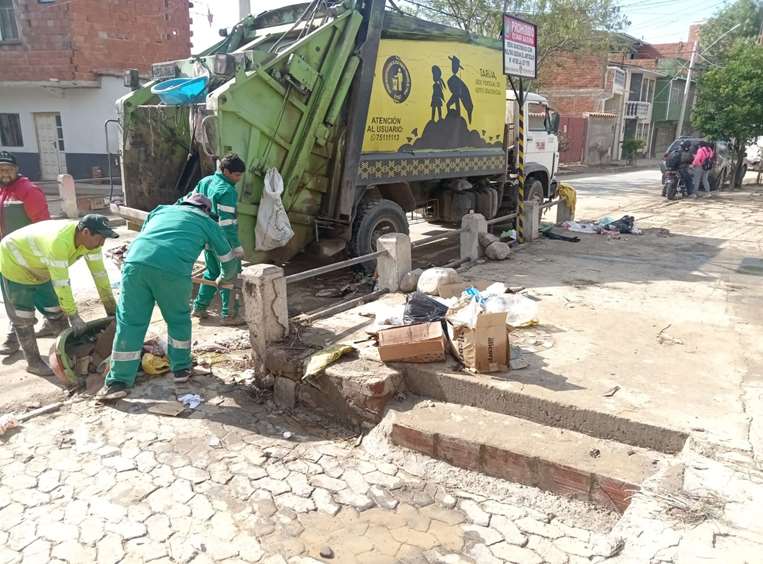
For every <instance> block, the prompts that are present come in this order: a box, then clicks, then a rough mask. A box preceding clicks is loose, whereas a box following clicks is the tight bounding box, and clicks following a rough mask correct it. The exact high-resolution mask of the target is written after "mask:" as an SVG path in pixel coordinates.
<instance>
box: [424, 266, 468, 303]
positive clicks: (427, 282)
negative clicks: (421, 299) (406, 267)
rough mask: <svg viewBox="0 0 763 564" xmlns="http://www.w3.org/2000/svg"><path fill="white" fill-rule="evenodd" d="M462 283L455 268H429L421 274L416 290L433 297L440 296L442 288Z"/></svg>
mask: <svg viewBox="0 0 763 564" xmlns="http://www.w3.org/2000/svg"><path fill="white" fill-rule="evenodd" d="M459 282H461V276H460V275H459V274H458V272H456V270H455V269H453V268H440V267H437V268H427V269H426V270H425V271H424V272H422V273H421V276H420V277H419V281H418V283H417V284H416V289H417V290H418V291H419V292H423V293H425V294H429V295H431V296H439V295H440V287H441V286H444V285H446V284H457V283H459Z"/></svg>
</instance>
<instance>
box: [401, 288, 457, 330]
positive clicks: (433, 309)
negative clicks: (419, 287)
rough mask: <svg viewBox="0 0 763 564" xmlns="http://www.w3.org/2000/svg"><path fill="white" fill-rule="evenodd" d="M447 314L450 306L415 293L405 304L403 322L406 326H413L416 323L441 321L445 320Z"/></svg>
mask: <svg viewBox="0 0 763 564" xmlns="http://www.w3.org/2000/svg"><path fill="white" fill-rule="evenodd" d="M447 313H448V306H446V305H445V304H442V303H440V302H439V301H437V300H435V299H432V298H430V297H429V296H427V295H426V294H423V293H421V292H414V293H413V294H411V295H410V296H408V301H407V303H406V304H405V313H404V314H403V322H404V323H405V324H406V325H413V324H414V323H427V322H430V321H440V320H441V319H445V315H446V314H447Z"/></svg>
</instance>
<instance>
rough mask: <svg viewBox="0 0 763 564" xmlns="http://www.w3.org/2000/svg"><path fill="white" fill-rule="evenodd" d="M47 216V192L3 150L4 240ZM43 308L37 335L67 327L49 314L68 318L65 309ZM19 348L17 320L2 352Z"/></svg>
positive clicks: (0, 199)
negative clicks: (43, 321) (28, 176)
mask: <svg viewBox="0 0 763 564" xmlns="http://www.w3.org/2000/svg"><path fill="white" fill-rule="evenodd" d="M46 219H50V213H49V212H48V202H47V201H45V194H43V192H42V190H40V187H39V186H37V185H36V184H35V183H34V182H32V181H31V180H29V179H28V178H27V177H26V176H22V175H21V174H19V167H18V163H17V162H16V156H15V155H13V154H12V153H9V152H8V151H0V240H2V239H3V237H5V236H6V235H10V234H11V233H13V232H14V231H16V230H17V229H21V228H22V227H25V226H27V225H29V224H31V223H37V222H38V221H45V220H46ZM39 309H40V312H41V313H42V314H43V316H44V317H45V324H44V326H43V328H42V329H40V332H38V333H37V336H38V337H47V336H50V335H57V334H58V333H59V332H60V330H62V329H63V327H62V326H61V327H58V328H56V327H54V324H51V323H50V322H49V321H48V317H49V316H50V315H53V316H54V317H56V316H57V317H58V318H60V319H62V320H64V321H66V320H65V318H64V317H63V315H61V308H60V307H58V305H55V306H52V307H51V309H50V310H49V311H45V309H43V308H39ZM18 350H19V338H18V337H17V336H16V330H15V329H14V328H13V323H9V325H8V330H7V332H6V333H5V339H4V340H3V342H2V343H0V355H11V354H15V353H16V352H18Z"/></svg>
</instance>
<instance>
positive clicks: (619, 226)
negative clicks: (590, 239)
mask: <svg viewBox="0 0 763 564" xmlns="http://www.w3.org/2000/svg"><path fill="white" fill-rule="evenodd" d="M561 227H562V228H563V229H566V230H567V231H573V232H575V233H588V234H592V235H610V236H611V235H613V234H623V235H641V234H642V231H641V229H639V228H638V227H636V219H635V218H634V217H633V216H632V215H624V216H622V217H620V218H616V217H611V216H605V217H602V218H600V219H599V220H598V221H589V222H581V221H565V222H564V223H562V224H561Z"/></svg>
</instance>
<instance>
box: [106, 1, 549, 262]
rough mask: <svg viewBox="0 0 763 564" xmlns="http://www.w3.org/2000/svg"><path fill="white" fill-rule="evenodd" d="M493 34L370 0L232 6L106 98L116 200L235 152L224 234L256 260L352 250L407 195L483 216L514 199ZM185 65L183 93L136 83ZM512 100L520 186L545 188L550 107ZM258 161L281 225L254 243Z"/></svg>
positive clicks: (174, 188) (361, 248)
mask: <svg viewBox="0 0 763 564" xmlns="http://www.w3.org/2000/svg"><path fill="white" fill-rule="evenodd" d="M390 8H394V5H391V6H390ZM501 48H502V47H501V43H500V42H499V41H498V40H492V39H487V38H483V37H474V36H470V35H468V34H466V33H465V32H464V31H462V30H459V29H455V28H451V27H448V26H444V25H439V24H435V23H432V22H428V21H424V20H422V19H418V18H415V17H412V16H410V15H406V14H404V13H402V12H400V11H399V10H392V9H389V8H387V7H385V0H342V1H340V2H336V3H333V4H332V3H330V2H329V3H327V2H326V0H315V1H313V2H310V3H306V4H299V5H293V6H288V7H284V8H280V9H277V10H272V11H268V12H264V13H262V14H259V15H257V16H252V15H250V16H247V17H246V18H245V19H243V20H242V21H241V22H239V23H238V24H237V25H236V26H234V27H233V28H232V29H231V30H230V31H229V32H228V33H227V35H226V36H225V37H224V38H223V39H222V40H221V41H220V42H219V43H217V44H216V45H214V46H212V47H211V48H209V49H207V50H206V51H204V52H202V53H200V54H198V55H195V56H193V57H190V58H188V59H184V60H178V61H167V62H162V63H157V64H154V65H153V67H152V75H153V76H152V80H151V82H149V83H147V84H144V85H142V86H141V85H138V84H134V90H133V91H132V92H131V93H130V94H128V95H126V96H125V97H124V98H122V99H121V100H119V102H118V108H119V115H120V122H121V126H122V139H121V157H122V158H121V169H122V170H121V173H122V186H123V191H124V206H125V209H130V208H133V209H138V210H144V211H149V210H151V209H152V208H153V207H155V206H157V205H159V204H165V203H170V202H175V201H176V200H177V199H178V198H179V197H181V196H182V195H183V194H185V193H187V192H189V191H190V190H192V189H193V187H194V185H195V183H196V182H197V181H198V179H199V178H201V177H202V176H204V175H206V174H209V173H210V172H212V171H213V170H214V167H215V162H216V160H217V159H218V158H220V157H221V156H222V155H224V154H226V153H229V152H236V153H238V154H239V155H240V156H241V157H242V158H243V159H244V161H245V162H246V165H247V170H246V172H245V173H244V176H243V179H242V181H241V182H240V183H239V185H238V193H239V204H238V226H239V232H240V238H241V241H242V245H243V247H244V250H245V253H246V255H247V258H248V259H250V260H253V261H256V262H274V263H282V262H285V261H286V260H288V259H289V258H290V257H292V256H294V255H295V254H297V253H298V252H300V251H302V250H304V249H305V248H306V247H307V246H308V245H310V244H311V243H313V242H316V241H318V242H320V243H321V244H322V245H323V246H324V247H325V248H334V249H343V248H347V249H348V250H349V251H350V252H351V253H352V254H355V255H361V254H366V253H369V252H372V251H373V250H374V249H375V241H376V239H377V238H378V237H379V236H380V235H382V234H384V233H389V232H402V233H407V232H408V222H407V216H406V212H411V211H414V210H420V211H423V213H424V214H425V217H427V218H429V219H431V220H433V221H441V222H451V223H455V222H459V221H460V218H461V216H462V215H463V214H465V213H468V212H469V211H470V210H474V211H477V212H480V213H482V214H484V215H485V216H487V217H488V218H491V217H495V216H496V215H498V214H501V213H504V212H505V211H506V210H510V209H513V208H514V207H515V206H516V193H517V190H516V187H517V180H516V175H515V174H514V171H513V169H514V166H513V160H514V158H513V156H512V147H513V145H514V142H513V139H512V137H513V136H514V132H515V131H516V127H514V126H515V122H516V117H517V115H518V111H516V109H515V110H513V111H508V110H509V108H507V105H508V106H512V105H514V106H515V105H516V102H515V101H514V99H513V96H509V95H507V91H506V80H505V77H504V76H503V74H502V72H501V69H502V52H501ZM133 76H134V74H133ZM197 77H205V81H204V83H205V88H204V90H203V91H202V92H200V93H199V94H198V96H196V97H195V98H191V99H189V100H187V101H186V102H180V103H177V102H170V103H166V100H165V102H162V101H161V100H160V98H159V97H158V96H157V95H156V94H154V93H153V92H152V90H157V88H154V87H156V86H157V85H159V86H160V87H161V85H162V84H165V81H169V80H173V79H182V78H187V79H191V78H197ZM159 90H161V88H159ZM523 111H524V112H525V113H526V119H527V120H528V123H529V124H530V125H531V127H532V126H534V127H535V131H534V132H533V134H534V137H535V140H534V142H533V143H532V144H529V145H528V150H527V154H528V161H530V162H529V163H528V165H527V174H528V178H529V180H528V182H529V184H528V186H531V187H532V189H531V190H528V191H527V197H534V198H540V199H543V198H548V197H550V196H552V195H553V192H554V190H555V184H556V182H555V179H554V174H555V172H556V168H557V167H558V162H559V160H558V145H557V141H556V135H555V133H556V132H555V127H556V124H557V123H558V120H557V119H555V114H554V112H552V111H551V110H550V109H549V107H548V104H547V103H546V102H545V99H543V98H542V97H540V96H537V95H535V96H534V97H530V99H529V100H528V102H527V104H525V108H523ZM533 151H536V152H538V153H539V155H538V158H537V159H534V156H533ZM540 153H542V155H541V154H540ZM271 168H276V169H277V170H278V171H279V173H280V175H281V176H282V178H283V184H284V191H283V195H282V202H283V205H284V208H285V210H286V212H287V214H288V218H289V221H290V223H291V227H292V229H293V231H294V236H293V238H292V239H291V240H290V241H289V242H288V244H286V245H285V246H283V247H281V248H278V249H275V250H270V251H258V250H257V241H256V237H255V224H256V221H257V213H258V205H259V202H260V198H261V195H262V193H263V186H264V181H265V176H266V172H267V171H268V170H269V169H271Z"/></svg>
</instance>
